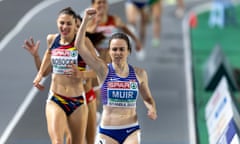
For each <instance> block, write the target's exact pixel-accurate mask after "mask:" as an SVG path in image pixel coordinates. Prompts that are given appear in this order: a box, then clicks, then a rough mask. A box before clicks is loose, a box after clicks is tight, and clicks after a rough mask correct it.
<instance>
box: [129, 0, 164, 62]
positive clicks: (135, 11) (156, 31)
mask: <svg viewBox="0 0 240 144" xmlns="http://www.w3.org/2000/svg"><path fill="white" fill-rule="evenodd" d="M125 12H126V18H127V21H128V27H129V29H131V30H132V31H133V32H134V33H135V34H136V33H137V32H138V33H139V34H137V35H139V39H140V40H141V42H142V43H143V45H144V43H145V39H146V38H145V37H146V26H147V24H148V22H150V21H151V20H152V22H153V31H152V34H153V39H152V41H151V42H152V46H153V47H159V45H160V30H161V13H162V2H161V0H127V1H126V3H125ZM137 28H139V29H138V30H136V29H137ZM137 58H138V59H144V58H145V50H144V48H143V50H141V51H140V52H138V53H137Z"/></svg>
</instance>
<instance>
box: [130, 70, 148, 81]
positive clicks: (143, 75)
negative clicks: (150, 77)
mask: <svg viewBox="0 0 240 144" xmlns="http://www.w3.org/2000/svg"><path fill="white" fill-rule="evenodd" d="M133 69H134V71H135V74H136V76H137V78H138V79H139V80H142V79H145V78H146V76H147V72H146V70H145V69H143V68H140V67H133Z"/></svg>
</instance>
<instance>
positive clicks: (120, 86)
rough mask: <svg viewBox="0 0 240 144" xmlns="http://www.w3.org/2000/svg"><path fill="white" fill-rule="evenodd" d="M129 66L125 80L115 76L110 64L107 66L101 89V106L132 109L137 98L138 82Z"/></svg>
mask: <svg viewBox="0 0 240 144" xmlns="http://www.w3.org/2000/svg"><path fill="white" fill-rule="evenodd" d="M128 66H129V75H128V76H127V77H125V78H122V77H119V76H117V75H116V72H115V70H114V68H113V66H112V64H108V75H107V77H106V79H105V81H104V83H103V85H102V87H101V98H102V103H103V105H107V106H112V107H124V108H134V107H136V101H137V97H138V93H139V92H138V86H139V82H138V80H137V77H136V75H135V71H134V69H133V67H132V66H131V65H128Z"/></svg>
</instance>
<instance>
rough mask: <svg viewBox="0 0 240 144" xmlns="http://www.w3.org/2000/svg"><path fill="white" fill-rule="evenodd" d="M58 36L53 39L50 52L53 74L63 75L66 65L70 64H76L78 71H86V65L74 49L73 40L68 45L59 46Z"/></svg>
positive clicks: (66, 68)
mask: <svg viewBox="0 0 240 144" xmlns="http://www.w3.org/2000/svg"><path fill="white" fill-rule="evenodd" d="M60 38H61V37H60V34H59V35H58V36H57V37H56V38H55V40H54V42H53V44H52V46H51V48H50V51H51V63H52V66H53V73H55V74H65V72H66V70H68V69H71V68H68V67H67V65H70V64H71V63H73V64H77V65H78V68H79V70H85V69H86V63H85V62H84V61H83V59H82V57H81V56H80V55H79V54H78V51H77V49H76V48H75V47H74V41H75V38H74V40H73V41H72V42H71V43H70V44H68V45H61V44H60Z"/></svg>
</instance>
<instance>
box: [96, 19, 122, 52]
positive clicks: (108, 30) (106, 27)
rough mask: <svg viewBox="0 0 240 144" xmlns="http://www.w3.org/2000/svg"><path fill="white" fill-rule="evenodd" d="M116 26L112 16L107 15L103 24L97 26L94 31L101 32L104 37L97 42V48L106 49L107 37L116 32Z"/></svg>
mask: <svg viewBox="0 0 240 144" xmlns="http://www.w3.org/2000/svg"><path fill="white" fill-rule="evenodd" d="M118 31H119V30H118V28H117V27H116V24H115V20H114V17H113V16H110V15H109V16H108V20H107V22H106V23H104V24H99V25H98V26H97V29H96V32H102V33H103V35H104V36H105V37H106V38H105V39H104V40H102V41H101V43H100V44H98V46H97V48H98V49H106V48H108V42H109V38H110V37H111V36H112V34H113V33H116V32H118Z"/></svg>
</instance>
